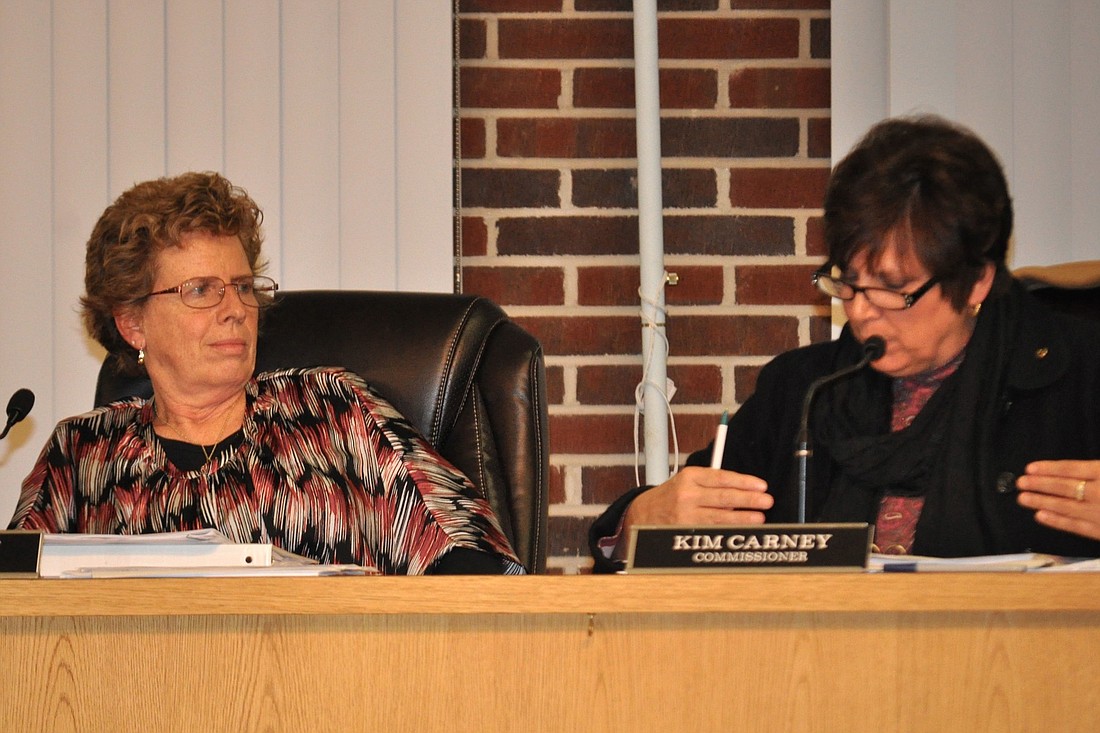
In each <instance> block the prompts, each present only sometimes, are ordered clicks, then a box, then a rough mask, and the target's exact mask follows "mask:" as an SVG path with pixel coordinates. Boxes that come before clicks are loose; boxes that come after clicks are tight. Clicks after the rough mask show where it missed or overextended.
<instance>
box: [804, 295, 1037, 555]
mask: <svg viewBox="0 0 1100 733" xmlns="http://www.w3.org/2000/svg"><path fill="white" fill-rule="evenodd" d="M1002 276H1003V273H1002V274H999V275H998V277H1002ZM1017 312H1018V302H1017V299H1016V298H1015V297H1013V296H1012V295H1011V294H1010V295H1008V296H1007V297H990V298H988V299H987V301H986V303H985V304H984V305H983V307H982V311H981V314H980V315H979V317H978V319H977V323H976V325H975V328H974V333H973V335H972V336H971V338H970V341H969V343H968V344H967V346H966V354H965V357H964V358H963V361H962V364H960V365H959V368H958V370H957V371H956V372H955V373H954V374H952V375H951V376H949V377H948V378H947V379H946V380H944V382H943V384H942V385H940V387H939V389H938V390H936V392H935V394H933V395H932V397H931V399H929V401H928V403H927V404H926V405H925V406H924V408H923V409H922V410H921V411H920V412H919V413H918V414H917V416H916V418H915V419H914V420H913V422H912V424H911V425H909V426H908V427H906V428H904V429H902V430H899V431H896V432H890V412H891V409H892V406H893V394H892V389H891V379H890V378H889V377H887V376H885V375H882V374H880V373H878V372H876V371H874V370H873V369H864V370H861V371H860V372H858V373H856V374H855V375H853V376H852V377H851V378H850V379H847V380H844V381H842V382H841V383H839V384H837V385H836V386H835V387H834V388H833V389H831V390H828V391H827V392H826V393H825V394H824V395H822V396H821V397H820V398H819V399H818V402H817V404H816V405H815V418H814V420H813V424H814V425H816V426H819V428H818V429H817V430H816V431H815V435H814V439H815V442H816V443H818V444H819V445H820V446H822V447H824V448H825V449H826V450H827V451H828V453H829V454H830V457H831V459H832V461H833V465H832V467H831V473H832V476H831V480H830V484H829V485H830V491H829V495H828V497H827V498H825V499H824V502H823V504H822V505H821V508H820V514H819V517H818V520H819V521H853V520H858V521H868V522H874V521H875V518H876V515H877V512H878V506H879V502H880V500H881V498H882V496H883V495H885V494H890V495H900V496H924V507H923V509H922V511H921V516H920V519H919V521H918V523H917V529H916V538H915V541H914V545H913V552H914V553H916V554H932V555H943V556H961V555H980V554H987V553H992V552H998V551H1002V550H1001V549H1000V548H1001V547H1002V546H1004V542H1005V541H1007V538H1006V537H1005V536H1004V533H1005V530H1004V528H1000V527H997V526H993V524H992V523H991V522H990V518H991V517H993V516H995V514H994V513H993V512H991V511H987V509H991V507H986V506H985V505H986V504H987V503H989V502H992V501H995V500H996V498H995V495H994V492H993V491H992V487H993V485H994V483H995V481H996V477H994V476H993V475H992V473H993V470H994V469H993V467H992V466H990V465H989V461H990V457H991V456H992V446H991V441H992V432H993V431H992V426H993V425H995V424H996V416H997V413H998V411H999V410H1000V409H1002V407H1001V405H1002V401H1003V400H1002V394H1003V392H1004V384H1005V378H1006V374H1007V369H1008V361H1009V354H1010V352H1011V350H1012V349H1011V347H1012V343H1013V337H1014V334H1015V332H1016V328H1017V325H1018V318H1017ZM858 348H859V347H858V345H857V344H855V343H854V340H853V346H852V350H853V352H856V351H858ZM847 358H850V359H851V360H852V361H855V360H857V359H858V353H852V354H849V355H847Z"/></svg>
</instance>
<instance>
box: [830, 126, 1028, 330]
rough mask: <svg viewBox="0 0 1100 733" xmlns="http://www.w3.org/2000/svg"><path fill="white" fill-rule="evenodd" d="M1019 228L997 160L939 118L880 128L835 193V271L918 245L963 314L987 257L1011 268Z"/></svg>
mask: <svg viewBox="0 0 1100 733" xmlns="http://www.w3.org/2000/svg"><path fill="white" fill-rule="evenodd" d="M1011 233H1012V200H1011V198H1010V197H1009V194H1008V184H1007V183H1006V181H1005V176H1004V172H1003V171H1002V169H1001V165H1000V163H999V162H998V160H997V158H996V156H995V155H994V154H993V152H992V151H991V150H990V149H989V147H988V146H986V144H985V143H984V142H982V141H981V140H980V139H979V138H978V136H977V135H975V134H974V133H973V132H971V131H970V130H968V129H966V128H964V127H962V126H960V125H957V124H954V123H952V122H949V121H947V120H944V119H942V118H939V117H934V116H926V117H904V118H894V119H888V120H885V121H883V122H880V123H878V124H876V125H875V126H874V127H872V128H871V129H870V130H869V131H868V132H867V134H866V135H865V136H864V137H863V139H862V140H860V141H859V143H858V144H857V145H856V146H855V147H854V148H853V149H852V151H851V152H850V153H848V155H846V156H845V157H844V159H843V160H841V161H840V163H838V164H837V166H836V168H835V169H834V170H833V174H832V176H831V177H830V179H829V185H828V187H827V189H826V193H825V242H826V245H827V247H828V252H829V260H828V262H827V263H826V266H827V267H831V266H836V267H839V268H840V269H841V270H842V271H843V270H844V269H845V268H846V267H847V266H848V264H849V263H850V262H851V261H852V258H853V257H854V256H855V255H857V254H860V253H864V254H866V256H867V260H868V262H869V263H870V264H872V265H874V264H876V263H877V262H878V260H879V258H880V257H881V256H882V253H883V250H884V249H885V246H886V245H887V244H888V242H889V241H893V242H895V243H897V244H898V245H899V246H901V247H903V248H911V249H912V252H913V254H914V255H915V256H916V258H917V259H918V260H919V261H920V262H921V264H923V265H924V266H925V267H926V268H927V269H928V271H929V272H930V273H931V274H932V275H933V276H934V277H937V278H939V279H940V282H941V288H942V289H943V292H944V295H945V296H946V297H947V298H949V299H950V301H951V303H952V304H953V305H954V306H955V308H956V309H959V310H961V309H962V308H963V307H964V306H965V305H966V300H967V297H968V296H969V294H970V290H971V288H972V286H973V285H974V283H975V282H977V280H978V279H979V278H980V277H981V275H982V271H983V269H984V267H985V265H986V264H987V263H992V264H994V265H995V266H996V267H997V269H998V270H1003V269H1004V262H1005V256H1006V253H1007V249H1008V240H1009V236H1010V235H1011ZM891 235H892V236H891ZM999 279H1001V278H999Z"/></svg>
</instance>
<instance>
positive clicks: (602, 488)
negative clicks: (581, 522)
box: [581, 457, 645, 504]
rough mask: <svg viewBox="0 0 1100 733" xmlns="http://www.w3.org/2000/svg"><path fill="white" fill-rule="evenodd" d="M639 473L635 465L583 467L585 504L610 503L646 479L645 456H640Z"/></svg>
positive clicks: (582, 494) (582, 482) (582, 479)
mask: <svg viewBox="0 0 1100 733" xmlns="http://www.w3.org/2000/svg"><path fill="white" fill-rule="evenodd" d="M638 463H639V464H640V466H639V470H638V474H639V476H637V477H636V476H635V473H634V466H633V465H629V466H585V467H584V468H582V469H581V499H582V500H583V501H584V503H585V504H610V503H611V502H613V501H615V500H616V499H618V498H619V497H620V496H622V495H623V494H625V493H626V492H627V490H628V489H632V488H634V487H635V486H637V485H638V482H637V480H636V478H638V477H640V478H641V480H642V481H644V480H645V458H644V457H639V459H638Z"/></svg>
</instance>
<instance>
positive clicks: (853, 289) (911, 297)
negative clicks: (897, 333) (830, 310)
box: [814, 271, 940, 311]
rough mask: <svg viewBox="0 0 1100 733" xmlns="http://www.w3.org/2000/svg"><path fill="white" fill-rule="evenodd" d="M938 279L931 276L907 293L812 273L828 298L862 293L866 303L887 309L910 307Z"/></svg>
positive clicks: (839, 297) (897, 309)
mask: <svg viewBox="0 0 1100 733" xmlns="http://www.w3.org/2000/svg"><path fill="white" fill-rule="evenodd" d="M939 281H940V279H939V278H938V277H935V276H933V277H930V278H929V279H928V280H927V281H926V282H925V283H924V285H921V286H920V287H919V288H917V289H916V290H914V291H912V292H909V293H903V292H899V291H897V290H890V289H889V288H874V287H866V288H862V287H860V286H858V285H853V284H852V283H850V282H848V281H847V280H841V279H840V278H839V277H833V276H832V275H830V274H828V273H827V272H821V271H818V272H815V273H814V285H815V286H816V287H817V289H818V290H820V291H821V292H823V293H825V295H828V296H829V297H830V298H838V299H840V300H852V299H854V298H855V297H856V294H857V293H863V296H864V297H865V298H867V302H868V303H870V304H871V305H873V306H875V307H876V308H882V309H883V310H888V311H902V310H906V309H907V308H912V307H913V304H914V303H916V302H917V301H918V300H920V298H921V296H922V295H924V294H925V293H927V292H928V291H929V290H931V289H932V288H933V287H934V286H935V285H936V284H937V283H939Z"/></svg>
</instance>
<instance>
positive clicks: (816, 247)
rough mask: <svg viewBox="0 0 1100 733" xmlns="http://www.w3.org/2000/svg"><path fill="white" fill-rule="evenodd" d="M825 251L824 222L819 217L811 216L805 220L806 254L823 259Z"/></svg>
mask: <svg viewBox="0 0 1100 733" xmlns="http://www.w3.org/2000/svg"><path fill="white" fill-rule="evenodd" d="M827 251H828V250H827V249H826V247H825V220H824V219H822V218H821V217H820V216H811V217H810V218H809V219H807V220H806V254H808V255H811V256H818V257H822V258H824V257H825V256H826V253H827Z"/></svg>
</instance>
